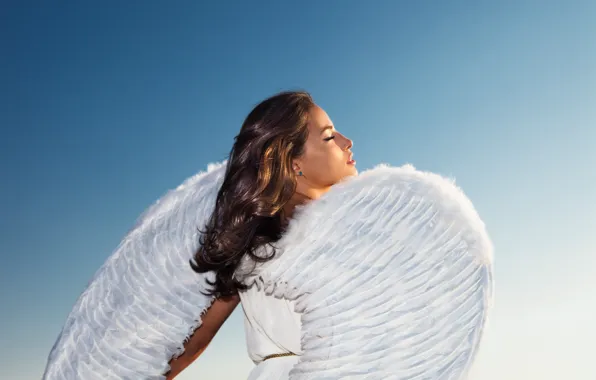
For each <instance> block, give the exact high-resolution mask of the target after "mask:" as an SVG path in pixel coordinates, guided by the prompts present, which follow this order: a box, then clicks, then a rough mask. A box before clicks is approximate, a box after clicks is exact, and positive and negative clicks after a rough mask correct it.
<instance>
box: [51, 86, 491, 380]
mask: <svg viewBox="0 0 596 380" xmlns="http://www.w3.org/2000/svg"><path fill="white" fill-rule="evenodd" d="M351 148H352V142H351V141H350V140H349V139H348V138H346V137H345V136H343V135H342V134H340V133H339V132H338V131H336V130H335V128H334V127H333V124H332V122H331V120H329V117H328V116H327V114H326V113H325V112H324V111H323V110H322V109H321V108H320V107H318V106H317V105H316V104H315V103H314V102H313V100H312V99H311V97H310V96H309V95H308V94H306V93H303V92H286V93H281V94H278V95H276V96H274V97H272V98H270V99H267V100H266V101H264V102H263V103H261V104H259V105H258V106H257V107H256V108H255V109H254V110H253V111H252V112H251V113H250V114H249V115H248V117H247V119H246V121H245V123H244V125H243V127H242V129H241V131H240V134H239V135H238V136H237V138H236V142H235V144H234V147H233V149H232V152H231V154H230V157H229V161H228V163H227V165H226V166H225V167H224V166H223V165H221V164H217V165H210V167H209V168H208V170H207V172H203V173H199V174H197V175H196V176H193V177H191V178H189V179H187V180H186V181H184V183H183V184H181V185H180V186H178V187H177V188H176V189H175V190H172V191H170V192H168V193H167V194H166V195H164V196H163V197H162V198H160V200H159V201H158V202H156V203H155V204H154V205H153V206H151V207H150V208H149V209H148V210H147V211H146V212H145V213H144V214H143V216H142V217H141V218H139V219H138V222H137V224H136V225H135V227H134V228H132V229H131V230H130V231H129V233H128V234H127V235H126V236H125V237H124V238H123V240H122V242H121V244H120V245H119V246H118V247H117V249H116V250H115V251H114V252H113V254H112V255H111V256H110V257H109V258H108V259H107V260H106V262H105V263H104V265H102V267H101V268H100V269H99V270H98V271H97V272H96V274H95V275H94V277H93V279H92V280H91V281H90V282H89V284H88V286H87V288H86V289H85V291H84V292H83V293H82V294H81V296H80V297H79V299H78V300H77V301H76V303H75V305H74V306H73V309H72V311H71V313H70V314H69V315H68V317H67V320H66V323H65V324H64V327H63V329H62V331H61V333H60V334H59V336H58V339H57V340H56V343H55V344H54V346H53V347H52V349H51V351H50V355H49V357H48V364H47V366H46V371H45V372H44V376H43V379H44V380H65V379H77V380H87V379H88V380H91V379H97V378H102V379H108V378H110V379H112V378H114V379H130V380H133V379H135V380H136V379H156V378H169V379H173V378H175V376H176V375H177V374H179V373H180V372H181V371H182V370H183V369H184V368H186V367H187V366H188V365H189V364H190V363H192V361H193V360H195V359H196V358H197V357H198V356H199V355H200V354H201V352H203V350H204V349H205V348H206V347H207V345H208V344H209V342H210V341H211V339H212V338H213V337H214V336H215V334H216V333H217V331H218V330H219V328H220V327H221V326H222V324H223V323H224V321H225V320H226V319H227V318H228V316H229V315H230V314H231V313H232V311H233V310H234V308H235V307H236V306H237V305H238V303H240V302H241V303H242V307H243V309H244V311H245V324H246V329H247V334H246V336H247V341H248V342H247V343H248V350H249V355H250V357H251V358H252V360H253V361H254V362H255V363H256V364H257V366H256V368H255V369H254V370H253V371H252V372H251V374H250V377H249V379H250V380H254V379H288V378H292V379H312V378H321V377H325V378H332V379H342V378H346V377H352V376H355V375H358V376H363V377H366V378H369V379H378V380H381V379H383V380H384V379H387V378H397V379H403V378H412V377H420V378H432V379H439V378H440V379H443V378H452V379H455V378H461V377H462V376H464V375H465V373H467V371H468V369H469V366H470V364H471V362H472V361H473V358H474V356H475V355H476V352H477V350H478V345H479V342H480V337H481V336H482V332H483V329H484V325H485V322H486V317H487V311H488V310H489V308H490V304H491V302H492V301H491V299H492V243H491V242H490V239H489V237H488V234H487V232H486V229H485V227H484V223H483V222H482V220H481V219H480V218H479V216H478V214H477V213H476V211H475V210H474V207H473V206H472V204H471V202H470V201H469V199H468V198H467V197H466V196H465V195H464V194H463V192H461V191H460V190H459V189H458V188H457V186H455V185H454V183H453V182H452V181H451V180H448V179H446V178H442V177H441V176H438V175H435V174H433V173H426V172H421V171H418V170H415V169H414V168H413V167H411V166H409V165H405V166H403V167H400V168H391V167H387V166H380V167H377V168H374V169H371V170H369V171H367V172H365V173H362V174H361V175H358V176H356V174H357V171H356V168H355V166H354V164H355V161H354V160H353V158H352V152H351ZM350 176H356V177H353V178H352V179H350V180H349V181H342V180H343V179H345V178H347V177H350ZM339 182H343V183H341V184H340V183H339ZM332 187H333V188H332ZM319 198H320V199H319ZM306 202H311V203H310V204H309V205H308V206H307V207H301V209H300V212H299V213H298V212H296V210H297V207H298V206H299V205H301V204H304V203H306ZM290 219H291V220H292V222H291V223H289V221H290ZM197 227H199V229H201V230H202V233H199V231H198V230H197ZM201 227H202V228H201ZM276 249H279V251H278V252H276ZM282 251H283V254H280V253H281V252H282ZM189 260H190V265H188V262H189ZM322 268H324V270H321V269H322ZM197 326H200V327H198V328H197ZM189 335H191V336H190V337H189ZM166 372H167V375H165V376H163V375H162V374H164V373H166Z"/></svg>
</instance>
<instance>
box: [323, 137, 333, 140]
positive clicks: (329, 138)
mask: <svg viewBox="0 0 596 380" xmlns="http://www.w3.org/2000/svg"><path fill="white" fill-rule="evenodd" d="M334 138H335V136H329V137H326V138H324V139H323V140H325V141H330V140H333V139H334Z"/></svg>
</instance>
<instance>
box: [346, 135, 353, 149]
mask: <svg viewBox="0 0 596 380" xmlns="http://www.w3.org/2000/svg"><path fill="white" fill-rule="evenodd" d="M353 146H354V142H353V141H352V140H350V139H349V138H347V137H346V148H345V149H344V150H350V149H352V147H353Z"/></svg>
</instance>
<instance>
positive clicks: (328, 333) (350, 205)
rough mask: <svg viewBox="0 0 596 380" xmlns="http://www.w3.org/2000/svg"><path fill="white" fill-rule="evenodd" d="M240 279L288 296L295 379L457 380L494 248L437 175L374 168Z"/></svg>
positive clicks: (488, 282)
mask: <svg viewBox="0 0 596 380" xmlns="http://www.w3.org/2000/svg"><path fill="white" fill-rule="evenodd" d="M278 245H279V246H280V254H279V255H278V257H276V258H275V259H274V260H272V261H269V262H267V263H265V264H263V265H260V266H259V267H258V270H257V272H255V274H254V275H253V276H251V277H247V281H251V282H253V283H256V285H257V286H259V287H263V288H264V290H265V292H267V293H269V294H273V295H275V296H278V297H282V296H283V297H286V298H288V299H293V300H297V302H296V308H297V310H296V311H298V312H300V313H302V342H301V344H302V348H303V352H304V353H303V355H302V356H301V357H300V359H299V362H298V364H297V365H296V366H295V367H294V368H293V370H292V371H291V373H290V379H291V380H298V379H315V378H316V379H384V380H386V379H398V380H405V379H417V380H418V379H433V380H439V379H440V380H443V379H461V378H463V377H464V376H465V375H466V373H467V371H468V369H469V367H470V365H471V363H472V361H473V359H474V357H475V354H476V351H477V349H478V346H479V343H480V339H481V336H482V332H483V329H484V326H485V323H486V319H487V313H488V311H489V309H490V307H491V303H492V296H493V270H492V269H493V267H492V257H493V247H492V244H491V241H490V239H489V237H488V234H487V232H486V229H485V226H484V224H483V222H482V220H481V219H480V218H479V216H478V214H477V213H476V211H475V209H474V207H473V206H472V203H471V202H470V201H469V199H468V198H467V197H466V196H465V195H464V194H463V193H462V192H461V191H460V190H459V189H458V188H457V187H456V186H455V184H454V183H453V182H452V181H449V180H447V179H444V178H442V177H440V176H438V175H435V174H431V173H424V172H420V171H417V170H415V169H414V168H413V167H412V166H404V167H400V168H391V167H377V168H375V169H372V170H370V171H368V172H364V173H362V174H361V175H360V176H358V177H355V178H353V179H351V180H349V181H346V182H345V183H342V184H339V185H336V186H335V187H334V188H333V189H332V190H331V191H330V192H329V193H327V194H326V195H325V196H324V197H322V198H321V199H319V200H317V201H315V202H313V203H311V204H309V205H308V206H307V207H305V208H303V209H302V210H300V212H299V214H298V215H297V216H296V217H295V219H294V220H293V222H292V223H291V225H290V228H289V230H288V232H287V233H286V235H285V236H284V238H283V239H282V240H281V241H280V242H279V244H278Z"/></svg>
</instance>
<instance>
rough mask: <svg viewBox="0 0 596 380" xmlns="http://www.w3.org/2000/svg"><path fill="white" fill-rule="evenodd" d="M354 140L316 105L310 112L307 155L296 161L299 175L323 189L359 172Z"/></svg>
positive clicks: (306, 146) (305, 152) (310, 183)
mask: <svg viewBox="0 0 596 380" xmlns="http://www.w3.org/2000/svg"><path fill="white" fill-rule="evenodd" d="M352 145H353V144H352V141H351V140H350V139H348V138H347V137H346V136H344V135H342V134H341V133H339V132H338V131H337V130H336V129H335V127H334V125H333V122H332V121H331V119H330V118H329V116H328V115H327V113H326V112H325V111H324V110H323V109H322V108H320V107H318V106H316V105H315V106H314V107H312V108H311V110H310V112H309V120H308V139H307V140H306V144H305V147H304V154H303V155H302V156H301V157H300V158H298V159H296V160H295V162H294V166H295V169H297V170H298V171H301V172H302V174H303V176H301V177H299V178H300V179H301V180H302V181H305V182H306V183H307V185H308V186H310V187H313V188H319V189H323V188H326V187H330V186H333V185H334V184H336V183H338V182H339V181H341V180H343V179H344V178H346V177H349V176H355V175H357V174H358V170H357V169H356V161H355V160H354V158H353V155H352V151H351V149H352Z"/></svg>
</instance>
